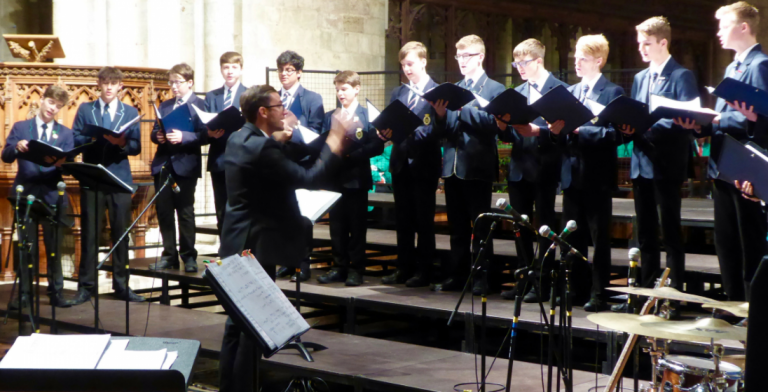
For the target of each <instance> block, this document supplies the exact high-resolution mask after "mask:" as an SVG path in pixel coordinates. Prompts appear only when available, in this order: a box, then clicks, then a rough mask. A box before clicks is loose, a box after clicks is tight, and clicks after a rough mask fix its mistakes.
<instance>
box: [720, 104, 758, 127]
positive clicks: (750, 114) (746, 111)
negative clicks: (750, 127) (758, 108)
mask: <svg viewBox="0 0 768 392" xmlns="http://www.w3.org/2000/svg"><path fill="white" fill-rule="evenodd" d="M726 103H727V104H728V106H730V107H731V108H732V109H734V110H738V111H739V113H741V114H743V115H744V117H746V118H747V120H749V121H752V122H755V121H757V113H755V106H754V105H751V106H749V108H747V103H746V102H739V101H733V103H730V102H726Z"/></svg>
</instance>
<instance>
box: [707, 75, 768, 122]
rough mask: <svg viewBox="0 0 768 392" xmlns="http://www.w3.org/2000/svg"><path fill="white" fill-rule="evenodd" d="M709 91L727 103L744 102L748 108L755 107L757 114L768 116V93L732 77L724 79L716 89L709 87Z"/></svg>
mask: <svg viewBox="0 0 768 392" xmlns="http://www.w3.org/2000/svg"><path fill="white" fill-rule="evenodd" d="M707 91H709V93H710V94H712V95H715V96H717V97H720V98H722V99H724V100H726V102H731V103H733V102H734V101H739V103H741V102H744V103H745V104H746V105H747V108H749V107H750V106H754V111H755V113H757V114H762V115H763V116H768V91H765V90H761V89H759V88H757V87H755V86H752V85H750V84H747V83H744V82H742V81H740V80H736V79H734V78H731V77H727V78H725V79H723V81H722V82H720V84H718V85H717V87H716V88H712V87H707Z"/></svg>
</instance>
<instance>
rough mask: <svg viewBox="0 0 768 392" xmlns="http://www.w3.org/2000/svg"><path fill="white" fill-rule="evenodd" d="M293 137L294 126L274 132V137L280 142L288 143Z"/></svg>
mask: <svg viewBox="0 0 768 392" xmlns="http://www.w3.org/2000/svg"><path fill="white" fill-rule="evenodd" d="M292 137H293V129H292V128H284V129H283V130H282V131H277V132H272V139H274V140H276V141H278V142H280V143H286V142H288V141H289V140H291V138H292Z"/></svg>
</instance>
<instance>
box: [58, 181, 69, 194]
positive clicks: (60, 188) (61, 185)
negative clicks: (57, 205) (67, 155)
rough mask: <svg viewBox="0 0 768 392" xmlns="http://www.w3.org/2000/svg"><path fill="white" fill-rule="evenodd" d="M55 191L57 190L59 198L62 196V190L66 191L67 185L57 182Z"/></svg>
mask: <svg viewBox="0 0 768 392" xmlns="http://www.w3.org/2000/svg"><path fill="white" fill-rule="evenodd" d="M56 189H58V190H59V196H64V190H65V189H67V184H65V183H64V181H59V183H58V184H56Z"/></svg>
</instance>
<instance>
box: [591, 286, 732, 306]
mask: <svg viewBox="0 0 768 392" xmlns="http://www.w3.org/2000/svg"><path fill="white" fill-rule="evenodd" d="M606 289H607V290H611V291H618V292H620V293H627V294H633V295H641V296H645V297H655V298H663V299H669V300H672V301H683V302H694V303H699V304H719V303H720V301H715V300H714V299H709V298H707V297H702V296H699V295H693V294H686V293H683V292H680V291H678V290H677V289H674V288H672V287H661V288H658V289H646V288H644V287H607V288H606Z"/></svg>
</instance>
